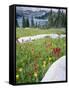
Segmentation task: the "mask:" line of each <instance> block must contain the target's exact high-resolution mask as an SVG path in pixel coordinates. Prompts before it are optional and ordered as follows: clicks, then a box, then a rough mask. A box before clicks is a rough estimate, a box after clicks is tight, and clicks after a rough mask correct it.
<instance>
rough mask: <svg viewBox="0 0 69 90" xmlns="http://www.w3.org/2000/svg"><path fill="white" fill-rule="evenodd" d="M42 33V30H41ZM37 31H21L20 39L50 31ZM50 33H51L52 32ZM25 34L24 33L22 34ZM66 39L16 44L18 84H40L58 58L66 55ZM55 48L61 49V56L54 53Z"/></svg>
mask: <svg viewBox="0 0 69 90" xmlns="http://www.w3.org/2000/svg"><path fill="white" fill-rule="evenodd" d="M39 31H41V30H39ZM39 31H37V29H36V30H35V31H34V30H33V31H30V30H29V31H28V30H27V32H31V33H27V32H26V33H25V31H19V30H18V29H17V33H18V32H20V33H19V34H17V36H18V37H20V36H24V35H26V36H27V35H33V34H37V33H36V32H38V34H39V33H44V32H48V31H45V30H43V31H41V32H39ZM51 31H53V29H51ZM51 31H50V32H51ZM21 32H24V33H21ZM65 42H66V39H65V38H62V39H60V38H59V39H51V38H44V39H39V40H34V41H32V42H28V43H22V44H19V43H17V44H16V83H34V82H40V81H41V79H42V78H43V76H44V75H45V73H46V71H47V70H48V68H49V67H50V65H51V64H52V63H53V62H55V61H56V60H57V59H58V58H60V57H61V56H63V55H65V54H66V48H65V47H66V44H65ZM53 48H60V52H59V55H58V54H54V53H53Z"/></svg>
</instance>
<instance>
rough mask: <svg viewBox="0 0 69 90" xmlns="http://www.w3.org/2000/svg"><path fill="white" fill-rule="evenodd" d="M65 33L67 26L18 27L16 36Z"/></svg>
mask: <svg viewBox="0 0 69 90" xmlns="http://www.w3.org/2000/svg"><path fill="white" fill-rule="evenodd" d="M51 33H56V34H64V33H65V28H51V29H40V28H21V29H20V28H16V38H19V37H23V36H33V35H38V34H51Z"/></svg>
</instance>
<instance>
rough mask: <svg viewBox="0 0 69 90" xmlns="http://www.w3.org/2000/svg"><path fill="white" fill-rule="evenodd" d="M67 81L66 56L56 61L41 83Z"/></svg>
mask: <svg viewBox="0 0 69 90" xmlns="http://www.w3.org/2000/svg"><path fill="white" fill-rule="evenodd" d="M65 80H66V56H63V57H61V58H59V59H58V60H56V61H55V62H54V63H53V64H52V65H51V66H50V68H49V69H48V71H47V73H46V74H45V76H44V77H43V79H42V80H41V82H51V81H65Z"/></svg>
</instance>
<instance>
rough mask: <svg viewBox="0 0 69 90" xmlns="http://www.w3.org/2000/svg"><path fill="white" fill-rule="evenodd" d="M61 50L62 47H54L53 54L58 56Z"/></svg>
mask: <svg viewBox="0 0 69 90" xmlns="http://www.w3.org/2000/svg"><path fill="white" fill-rule="evenodd" d="M60 51H61V49H60V48H53V54H54V55H55V56H57V57H58V56H59V55H60Z"/></svg>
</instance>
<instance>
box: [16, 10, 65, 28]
mask: <svg viewBox="0 0 69 90" xmlns="http://www.w3.org/2000/svg"><path fill="white" fill-rule="evenodd" d="M47 18H48V23H46V27H47V28H51V27H55V28H61V27H66V12H64V11H63V10H61V9H58V11H57V12H54V11H53V10H52V9H51V10H50V11H49V12H48V13H47V14H45V16H42V17H37V19H47ZM31 23H32V27H38V25H37V23H36V26H34V21H33V18H32V19H31ZM16 27H19V24H18V22H17V20H16ZM22 27H23V28H25V27H29V19H28V18H25V17H24V16H23V18H22Z"/></svg>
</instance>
